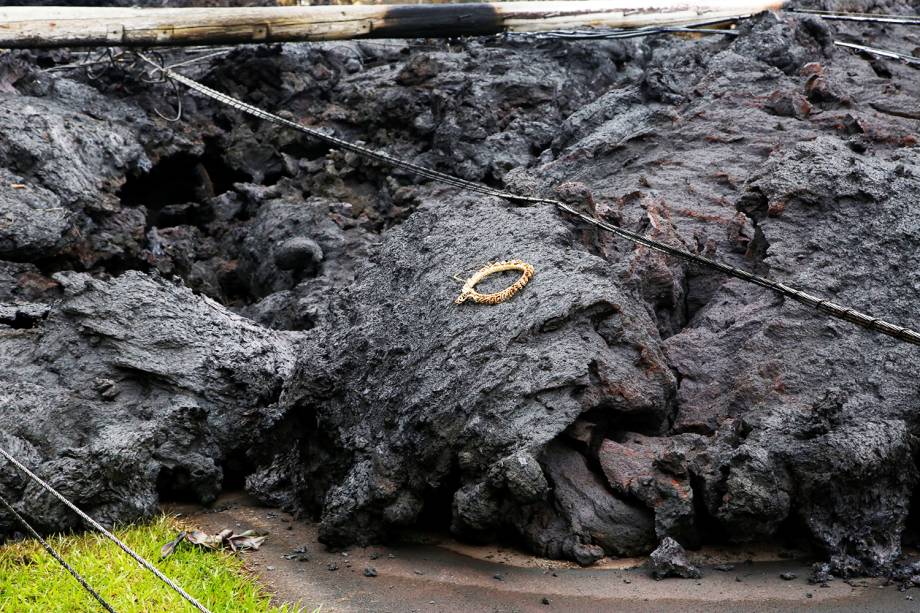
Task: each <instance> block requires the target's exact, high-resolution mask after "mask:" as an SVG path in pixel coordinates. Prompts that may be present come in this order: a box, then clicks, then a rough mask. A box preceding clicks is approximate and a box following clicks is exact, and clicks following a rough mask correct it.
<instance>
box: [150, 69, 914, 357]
mask: <svg viewBox="0 0 920 613" xmlns="http://www.w3.org/2000/svg"><path fill="white" fill-rule="evenodd" d="M138 56H139V57H140V58H141V59H142V60H144V61H145V62H146V63H148V64H149V65H150V66H152V67H153V68H154V69H155V70H157V71H160V72H162V73H163V74H164V75H166V76H167V77H169V78H171V79H175V80H176V81H178V82H179V83H182V84H183V85H185V86H186V87H188V88H190V89H192V90H194V91H197V92H198V93H200V94H203V95H205V96H207V97H208V98H211V99H213V100H216V101H218V102H221V103H223V104H226V105H228V106H230V107H232V108H235V109H237V110H239V111H242V112H244V113H247V114H249V115H252V116H254V117H258V118H260V119H264V120H266V121H269V122H271V123H274V124H276V125H280V126H285V127H288V128H292V129H294V130H298V131H300V132H303V133H305V134H308V135H310V136H312V137H314V138H316V139H318V140H321V141H324V142H327V143H329V144H332V145H335V146H337V147H340V148H342V149H345V150H346V151H352V152H354V153H357V154H359V155H362V156H364V157H367V158H370V159H373V160H377V161H379V162H383V163H385V164H389V165H391V166H395V167H397V168H403V169H406V170H409V171H411V172H414V173H415V174H418V175H420V176H423V177H427V178H430V179H434V180H436V181H441V182H442V183H446V184H448V185H453V186H455V187H461V188H464V189H467V190H469V191H472V192H477V193H480V194H484V195H487V196H495V197H497V198H502V199H504V200H510V201H513V202H515V201H516V202H529V203H533V204H552V205H553V206H555V207H556V208H558V209H560V210H562V211H565V212H567V213H569V214H571V215H574V216H576V217H578V218H579V219H581V220H583V221H585V222H587V223H589V224H591V225H593V226H596V227H598V228H600V229H602V230H605V231H607V232H610V233H611V234H614V235H616V236H619V237H620V238H625V239H626V240H629V241H632V242H634V243H637V244H639V245H644V246H645V247H648V248H649V249H654V250H656V251H660V252H662V253H665V254H667V255H672V256H674V257H678V258H681V259H683V260H687V261H690V262H694V263H696V264H700V265H702V266H706V267H708V268H712V269H715V270H718V271H719V272H721V273H723V274H725V275H728V276H730V277H734V278H736V279H740V280H742V281H746V282H748V283H753V284H755V285H759V286H761V287H765V288H767V289H769V290H772V291H774V292H776V293H778V294H781V295H783V296H786V297H789V298H792V299H793V300H795V301H796V302H800V303H802V304H804V305H806V306H809V307H812V308H815V309H817V310H819V311H821V312H823V313H826V314H828V315H830V316H831V317H834V318H837V319H843V320H845V321H849V322H850V323H853V324H856V325H858V326H861V327H863V328H866V329H869V330H873V331H875V332H880V333H882V334H886V335H888V336H892V337H894V338H897V339H898V340H902V341H905V342H907V343H911V344H913V345H920V333H918V332H916V331H914V330H911V329H910V328H905V327H903V326H898V325H895V324H892V323H888V322H886V321H884V320H882V319H879V318H878V317H874V316H872V315H867V314H865V313H862V312H860V311H857V310H855V309H851V308H849V307H846V306H842V305H839V304H836V303H834V302H831V301H830V300H827V299H824V298H821V297H818V296H814V295H812V294H809V293H807V292H803V291H801V290H798V289H795V288H793V287H790V286H788V285H786V284H784V283H780V282H778V281H773V280H772V279H767V278H766V277H760V276H757V275H754V274H752V273H749V272H747V271H746V270H743V269H741V268H736V267H734V266H729V265H728V264H723V263H722V262H718V261H716V260H710V259H709V258H706V257H703V256H701V255H699V254H696V253H693V252H690V251H686V250H684V249H680V248H678V247H672V246H671V245H668V244H666V243H662V242H659V241H656V240H654V239H651V238H648V237H645V236H643V235H641V234H637V233H635V232H631V231H630V230H626V229H625V228H621V227H619V226H615V225H613V224H610V223H607V222H605V221H601V220H599V219H595V218H594V217H591V216H589V215H586V214H585V213H582V212H581V211H578V210H576V209H573V208H572V207H571V206H569V205H567V204H565V203H564V202H562V201H559V200H554V199H551V198H536V197H533V196H521V195H518V194H513V193H510V192H506V191H502V190H499V189H494V188H491V187H487V186H485V185H482V184H480V183H476V182H474V181H468V180H466V179H461V178H459V177H454V176H452V175H449V174H446V173H443V172H439V171H436V170H431V169H430V168H425V167H424V166H419V165H417V164H413V163H411V162H406V161H405V160H400V159H399V158H395V157H393V156H391V155H388V154H386V153H383V152H381V151H375V150H373V149H368V148H366V147H362V146H360V145H355V144H354V143H350V142H348V141H345V140H342V139H340V138H336V137H335V136H330V135H328V134H325V133H323V132H320V131H319V130H315V129H313V128H308V127H306V126H303V125H301V124H299V123H295V122H293V121H290V120H288V119H284V118H283V117H278V116H277V115H273V114H272V113H269V112H268V111H263V110H262V109H260V108H258V107H255V106H252V105H250V104H246V103H245V102H242V101H241V100H237V99H236V98H233V97H232V96H228V95H227V94H224V93H221V92H219V91H217V90H214V89H211V88H210V87H208V86H206V85H202V84H201V83H198V82H197V81H194V80H192V79H189V78H188V77H185V76H183V75H181V74H179V73H177V72H174V71H172V70H170V69H169V68H164V67H162V66H159V65H157V64H156V63H155V62H153V61H152V60H150V59H148V58H147V57H146V56H145V55H143V54H142V53H138Z"/></svg>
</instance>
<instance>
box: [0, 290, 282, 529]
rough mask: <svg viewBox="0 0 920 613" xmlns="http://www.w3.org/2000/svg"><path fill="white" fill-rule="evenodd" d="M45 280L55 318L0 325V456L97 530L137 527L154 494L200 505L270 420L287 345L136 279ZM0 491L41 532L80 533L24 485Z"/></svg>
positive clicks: (193, 299) (25, 310)
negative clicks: (86, 516)
mask: <svg viewBox="0 0 920 613" xmlns="http://www.w3.org/2000/svg"><path fill="white" fill-rule="evenodd" d="M55 280H56V281H57V282H58V283H59V284H60V286H61V288H62V292H63V297H62V300H61V301H60V302H59V303H57V304H56V305H55V306H54V308H49V307H48V306H47V305H45V306H43V307H42V306H41V305H34V304H28V303H24V304H19V305H17V306H16V307H15V308H16V314H15V315H16V317H13V318H11V320H10V319H7V318H6V317H4V316H3V315H0V321H3V323H6V324H8V325H6V326H3V327H2V328H0V356H2V357H0V363H2V369H0V373H2V374H0V379H2V385H0V389H2V392H0V403H2V406H3V408H4V410H3V412H2V413H0V431H2V433H3V435H2V446H3V448H4V449H6V450H8V451H9V452H10V453H12V454H13V455H14V456H16V457H18V458H19V459H20V461H22V462H23V463H25V464H27V465H28V466H30V467H32V468H33V469H34V470H35V471H36V472H37V473H38V474H39V476H41V477H43V478H44V479H45V480H47V481H48V482H49V483H50V484H51V485H52V486H53V487H55V488H57V489H58V490H59V491H60V492H61V493H62V494H64V495H65V496H66V497H68V498H69V499H70V500H71V501H73V502H74V503H76V504H77V505H78V506H81V507H82V508H83V509H84V510H86V511H87V512H89V513H91V514H92V515H93V516H94V517H97V518H98V519H99V520H100V521H105V522H108V523H111V522H113V521H116V520H118V521H126V520H132V519H136V518H139V517H147V516H150V515H151V514H153V513H155V512H156V510H157V501H158V494H163V495H167V494H168V495H173V496H180V497H187V498H191V499H198V500H201V501H203V502H207V501H210V500H213V499H214V498H215V497H216V495H217V493H218V492H219V491H220V489H221V486H222V483H223V479H224V477H225V471H226V470H227V469H228V468H229V467H232V464H233V462H232V459H233V456H239V457H241V458H242V457H245V453H246V451H247V449H248V448H249V447H250V446H251V445H253V444H254V442H255V441H258V440H260V438H261V433H262V432H263V431H264V430H265V429H266V428H268V427H270V426H271V425H272V423H273V421H275V420H276V419H277V418H278V416H279V414H280V412H281V409H279V407H278V405H277V400H278V397H279V395H280V393H281V390H282V386H283V384H284V382H285V381H286V380H287V379H288V378H289V376H290V371H291V369H292V368H293V366H294V361H295V354H296V352H295V351H294V343H293V337H292V334H291V333H286V332H277V331H272V330H268V329H265V328H262V327H260V326H258V325H256V324H254V323H252V322H251V321H249V320H246V319H243V318H241V317H239V316H237V315H235V314H233V313H231V312H229V311H227V310H226V309H225V308H223V307H221V306H220V305H218V304H216V303H214V302H213V301H211V300H209V299H207V298H202V297H199V296H195V295H193V294H192V292H191V291H190V290H188V289H187V288H184V287H182V286H181V285H177V284H175V283H172V282H169V281H165V280H161V279H154V278H151V277H148V276H146V275H144V274H142V273H137V272H128V273H125V274H123V275H121V276H120V277H118V278H117V279H116V280H113V281H103V280H99V279H93V278H91V277H90V276H89V275H86V274H82V273H59V274H57V275H55ZM8 310H9V309H8ZM0 488H2V489H3V495H4V496H5V497H7V498H12V499H14V500H18V502H17V503H16V506H17V507H18V508H19V509H21V511H22V512H23V513H24V514H26V515H27V516H29V517H30V518H32V519H33V520H34V521H35V522H36V523H37V524H38V525H39V526H40V527H42V528H43V529H48V530H60V529H62V528H70V527H77V526H80V525H81V524H80V520H79V518H77V517H76V516H74V515H73V514H72V513H69V512H67V510H66V509H65V508H64V507H63V506H62V505H61V504H60V503H59V502H57V501H56V500H55V499H54V498H52V497H51V496H50V495H49V494H47V493H46V492H44V490H42V489H41V488H40V487H39V486H38V485H36V484H35V483H32V482H31V481H29V480H28V479H27V478H26V477H25V476H24V475H20V474H18V473H16V472H13V471H10V470H6V471H4V472H3V474H2V477H0ZM10 520H11V518H9V519H8V518H4V520H3V526H2V527H3V529H4V531H8V530H10V529H16V528H18V526H16V525H15V524H10Z"/></svg>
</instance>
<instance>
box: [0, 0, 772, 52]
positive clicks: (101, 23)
mask: <svg viewBox="0 0 920 613" xmlns="http://www.w3.org/2000/svg"><path fill="white" fill-rule="evenodd" d="M783 4H785V2H783V1H782V0H735V1H730V2H729V1H726V0H695V1H694V0H683V1H682V0H657V1H656V0H652V1H645V2H642V1H638V0H570V1H562V2H560V1H544V2H495V3H481V4H395V5H337V6H285V7H260V8H96V7H63V6H62V7H8V8H0V48H27V47H72V46H73V47H76V46H80V47H92V46H122V47H131V46H134V47H146V46H154V45H205V44H234V43H266V42H290V41H318V40H336V39H348V38H436V37H451V36H475V35H487V34H498V33H501V32H540V31H546V30H557V29H565V28H586V27H605V28H636V27H644V26H660V25H675V24H682V23H688V22H694V21H699V20H701V19H711V18H720V17H737V16H742V15H748V14H752V13H757V12H760V11H764V10H769V9H776V8H781V6H782V5H783Z"/></svg>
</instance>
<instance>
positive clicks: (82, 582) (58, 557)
mask: <svg viewBox="0 0 920 613" xmlns="http://www.w3.org/2000/svg"><path fill="white" fill-rule="evenodd" d="M0 504H2V505H3V506H4V507H6V510H7V511H9V512H10V513H11V514H12V515H13V517H15V518H16V520H17V521H19V523H20V524H22V527H23V528H25V529H26V531H27V532H29V534H31V535H32V538H34V539H35V540H37V541H38V542H39V543H41V546H42V547H44V548H45V551H47V552H48V554H49V555H50V556H51V557H52V558H54V559H55V560H57V561H58V563H59V564H60V565H61V566H63V567H64V568H65V569H66V570H67V572H69V573H70V574H71V575H72V576H73V578H74V579H76V580H77V581H78V582H79V583H80V585H82V586H83V589H84V590H86V591H87V592H89V593H90V595H91V596H92V597H93V598H95V599H96V600H97V601H98V602H99V604H100V605H102V608H103V609H105V610H106V611H108V612H109V613H116V611H115V609H113V608H112V605H110V604H109V603H107V602H106V601H105V599H104V598H103V597H102V596H100V595H99V592H97V591H96V590H94V589H93V588H92V586H90V584H89V583H87V581H86V579H84V578H83V577H81V576H80V573H78V572H77V571H75V570H74V569H73V567H72V566H71V565H70V564H68V563H67V562H66V561H65V560H64V558H62V557H61V554H59V553H58V552H57V551H55V550H54V547H52V546H51V544H50V543H48V541H46V540H45V539H43V538H42V536H41V535H40V534H39V533H38V532H37V531H36V530H35V528H33V527H32V526H31V524H29V522H27V521H26V519H25V518H24V517H23V516H22V515H20V514H19V513H17V512H16V509H14V508H13V505H11V504H10V503H9V502H7V500H6V498H4V497H3V496H0Z"/></svg>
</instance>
